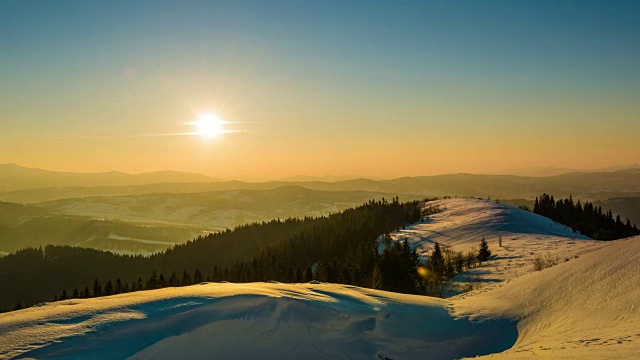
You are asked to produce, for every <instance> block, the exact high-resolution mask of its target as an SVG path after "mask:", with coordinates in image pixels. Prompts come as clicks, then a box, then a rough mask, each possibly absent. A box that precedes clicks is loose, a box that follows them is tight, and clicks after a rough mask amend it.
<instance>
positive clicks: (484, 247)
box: [478, 236, 491, 265]
mask: <svg viewBox="0 0 640 360" xmlns="http://www.w3.org/2000/svg"><path fill="white" fill-rule="evenodd" d="M489 256H491V250H489V244H487V240H485V238H484V236H483V237H482V240H481V241H480V250H479V251H478V262H479V263H480V265H482V262H483V261H487V260H489Z"/></svg>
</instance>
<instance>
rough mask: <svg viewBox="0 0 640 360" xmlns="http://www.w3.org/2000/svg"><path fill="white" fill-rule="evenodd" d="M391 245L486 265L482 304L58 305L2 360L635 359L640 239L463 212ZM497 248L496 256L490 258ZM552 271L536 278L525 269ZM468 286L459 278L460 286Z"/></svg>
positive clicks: (445, 212)
mask: <svg viewBox="0 0 640 360" xmlns="http://www.w3.org/2000/svg"><path fill="white" fill-rule="evenodd" d="M432 204H435V205H440V207H441V211H440V212H439V213H437V214H434V215H432V216H431V217H430V219H428V220H427V221H425V222H424V223H421V224H417V225H415V226H413V227H411V228H407V229H405V230H402V231H400V232H399V233H397V234H394V235H393V236H394V237H395V238H402V237H408V238H409V239H410V240H411V241H412V244H413V245H414V246H426V247H427V248H430V244H431V243H432V242H433V241H436V240H437V241H439V242H442V243H445V244H449V245H452V246H453V247H454V249H455V250H464V251H466V250H468V249H471V248H473V249H475V248H476V247H477V244H478V242H479V240H480V237H482V236H485V237H486V238H487V239H488V240H489V243H490V247H491V249H492V250H493V252H494V254H495V257H494V258H493V259H492V260H490V261H488V262H486V263H485V264H484V265H483V266H481V267H479V268H476V269H473V270H472V271H471V272H470V273H471V274H473V275H474V276H478V277H480V278H481V281H483V285H482V287H481V288H480V289H479V290H476V291H472V292H469V293H464V294H460V295H457V296H453V297H451V298H448V299H436V298H430V297H423V296H412V295H401V294H395V293H389V292H383V291H377V290H370V289H363V288H358V287H353V286H345V285H336V284H324V283H309V284H279V283H251V284H229V283H204V284H201V285H194V286H190V287H182V288H167V289H161V290H153V291H144V292H136V293H129V294H121V295H115V296H109V297H103V298H96V299H84V300H65V301H59V302H55V303H47V304H41V306H37V307H33V308H29V309H24V310H20V311H16V312H10V313H6V314H0V358H12V357H18V358H59V359H76V358H95V359H119V358H128V357H130V358H132V359H175V358H189V359H233V358H237V359H241V358H249V359H251V358H254V359H274V358H275V359H300V358H305V359H342V358H350V359H378V358H379V356H380V355H381V356H382V357H383V358H384V357H388V358H390V359H395V360H398V359H452V358H460V357H475V356H476V355H486V356H488V357H496V358H504V359H518V358H545V359H546V358H562V359H565V358H575V359H578V358H589V359H635V358H637V354H640V287H639V286H638V284H640V237H636V238H631V239H625V240H619V241H613V242H597V241H593V240H589V239H586V238H584V237H580V236H577V235H576V234H574V233H573V232H572V231H571V230H570V229H566V228H564V227H562V226H561V225H559V224H556V223H553V222H552V221H550V220H548V219H545V218H542V217H539V216H537V215H535V214H531V213H529V212H526V211H522V210H519V209H514V208H512V207H508V206H505V205H500V204H495V203H492V202H488V201H481V200H470V199H450V200H442V201H439V202H435V203H432ZM500 236H502V238H503V247H502V248H500V247H498V245H497V239H498V238H499V237H500ZM541 254H542V255H547V254H551V255H550V256H556V257H558V258H559V259H560V262H559V264H558V265H556V266H554V267H552V268H549V269H545V270H542V271H534V270H533V269H532V266H531V262H532V259H533V258H535V257H536V256H538V255H541ZM466 275H469V274H463V275H461V276H466Z"/></svg>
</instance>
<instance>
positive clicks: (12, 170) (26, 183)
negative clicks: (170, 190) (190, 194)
mask: <svg viewBox="0 0 640 360" xmlns="http://www.w3.org/2000/svg"><path fill="white" fill-rule="evenodd" d="M214 181H218V179H215V178H212V177H210V176H206V175H202V174H194V173H187V172H179V171H171V170H168V171H156V172H149V173H141V174H128V173H124V172H119V171H109V172H99V173H78V172H60V171H50V170H43V169H36V168H28V167H23V166H20V165H16V164H0V191H16V190H25V189H34V188H46V187H70V186H78V187H93V186H134V185H146V184H155V183H176V182H182V183H194V182H214Z"/></svg>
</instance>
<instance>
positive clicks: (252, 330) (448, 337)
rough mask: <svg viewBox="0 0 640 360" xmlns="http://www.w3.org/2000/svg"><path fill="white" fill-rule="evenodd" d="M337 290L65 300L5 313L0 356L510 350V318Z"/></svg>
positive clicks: (434, 354) (279, 288)
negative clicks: (478, 316)
mask: <svg viewBox="0 0 640 360" xmlns="http://www.w3.org/2000/svg"><path fill="white" fill-rule="evenodd" d="M449 306H450V302H448V301H446V300H441V299H436V298H430V297H425V296H414V295H401V294H395V293H389V292H383V291H376V290H369V289H362V288H357V287H351V286H345V285H334V284H293V285H291V284H274V283H253V284H227V283H223V284H219V283H210V284H202V285H194V286H190V287H183V288H168V289H160V290H153V291H144V292H137V293H130V294H122V295H115V296H109V297H104V298H96V299H85V300H66V301H58V302H56V303H50V304H43V305H42V306H40V307H33V308H29V309H25V310H20V311H16V312H11V313H7V314H0V354H3V355H0V357H4V358H11V357H27V358H53V359H81V358H93V359H123V358H127V357H131V358H132V359H180V358H182V359H342V358H350V359H377V358H378V354H382V355H383V356H387V357H390V358H396V359H423V358H425V356H426V355H428V358H429V359H451V358H459V357H462V356H475V355H476V354H488V353H492V352H498V351H502V350H506V349H508V348H509V347H510V346H512V345H513V343H514V342H515V341H516V337H517V332H516V327H515V326H516V325H515V322H513V321H512V320H501V319H493V320H490V321H484V322H470V321H468V319H467V318H465V317H453V316H451V315H450V313H449V311H448V308H449Z"/></svg>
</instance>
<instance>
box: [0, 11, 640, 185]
mask: <svg viewBox="0 0 640 360" xmlns="http://www.w3.org/2000/svg"><path fill="white" fill-rule="evenodd" d="M639 45H640V2H638V1H611V2H605V1H597V2H596V1H287V2H283V1H228V2H224V1H172V2H169V1H103V2H97V1H7V0H4V1H2V2H0V134H4V137H5V138H4V139H3V141H2V142H3V143H4V146H3V145H0V147H1V148H0V153H2V154H3V155H0V161H1V162H18V163H23V164H25V165H32V166H41V167H48V168H60V169H69V170H86V171H99V170H111V169H117V170H125V171H135V170H136V169H139V170H140V171H145V170H159V169H166V168H175V169H178V170H190V171H200V172H205V173H209V174H212V175H218V176H222V177H239V178H262V177H265V178H267V177H278V176H280V175H282V176H286V175H293V174H297V173H308V174H315V173H332V174H345V173H349V172H356V173H358V174H361V175H371V176H393V175H394V174H396V175H398V176H401V175H417V174H423V173H425V174H426V173H441V172H453V171H472V172H481V171H482V170H483V169H486V170H487V171H501V170H508V169H510V168H518V167H527V166H543V165H551V166H568V167H586V168H589V167H599V166H607V165H612V164H619V163H629V162H633V160H634V159H640V145H639V144H638V141H637V139H636V137H637V135H638V134H640V111H639V110H640V105H638V104H640V46H639ZM207 111H212V112H217V113H219V114H221V115H222V116H223V117H224V118H225V119H227V120H229V121H235V122H239V123H242V124H236V125H235V126H237V127H241V128H242V130H246V132H243V133H237V134H230V135H229V136H225V137H224V139H219V140H218V141H216V142H215V143H214V144H211V143H208V144H205V143H203V142H202V141H194V139H184V138H180V137H176V138H175V139H173V138H171V139H167V138H158V139H145V140H140V138H135V137H132V135H133V136H138V135H146V134H159V133H162V134H165V133H173V132H176V133H177V132H180V131H181V130H180V127H181V126H182V125H181V124H183V123H184V122H185V121H189V120H191V119H192V118H193V117H197V114H198V113H199V112H207ZM632 135H633V136H632ZM0 136H2V135H0ZM542 138H545V139H546V144H545V146H542V144H541V142H540V139H542ZM88 139H89V140H88ZM113 143H116V144H118V146H117V148H118V149H121V150H118V149H107V148H106V147H108V146H109V144H113ZM381 144H385V146H386V147H387V148H386V149H381ZM78 147H83V148H86V149H87V152H88V154H90V155H91V159H92V160H91V162H90V163H89V161H88V159H87V156H88V155H87V154H76V153H77V151H75V149H77V148H78ZM16 148H20V149H21V150H20V151H18V150H16ZM165 148H169V149H171V151H172V153H175V154H176V155H175V157H165V158H163V159H157V158H156V157H154V154H156V153H157V152H158V151H161V149H165ZM121 151H126V152H127V153H129V154H130V153H132V152H133V153H135V154H137V157H135V159H134V160H131V161H127V162H123V161H122V158H123V153H122V152H121ZM416 152H425V153H427V156H426V157H423V158H422V161H421V162H420V163H419V164H416V162H415V161H409V160H408V159H407V158H408V157H409V154H415V153H416ZM302 154H304V162H305V164H306V165H305V166H299V165H295V164H299V163H300V161H302ZM298 157H300V158H298ZM496 159H499V160H500V161H496ZM241 163H242V164H244V165H242V164H241ZM377 165H380V168H376V169H374V167H376V166H377ZM382 167H384V169H383V168H382ZM394 168H395V169H394Z"/></svg>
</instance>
